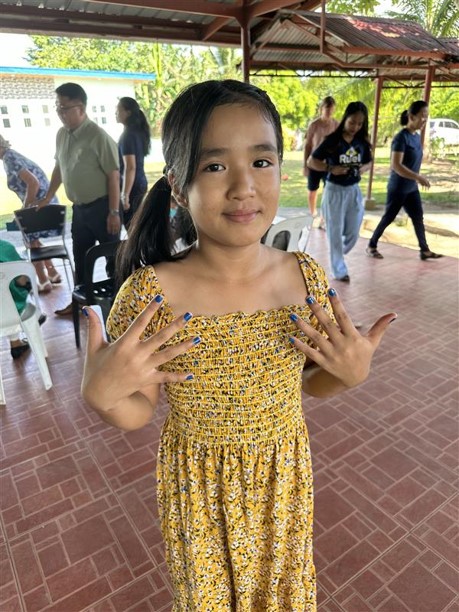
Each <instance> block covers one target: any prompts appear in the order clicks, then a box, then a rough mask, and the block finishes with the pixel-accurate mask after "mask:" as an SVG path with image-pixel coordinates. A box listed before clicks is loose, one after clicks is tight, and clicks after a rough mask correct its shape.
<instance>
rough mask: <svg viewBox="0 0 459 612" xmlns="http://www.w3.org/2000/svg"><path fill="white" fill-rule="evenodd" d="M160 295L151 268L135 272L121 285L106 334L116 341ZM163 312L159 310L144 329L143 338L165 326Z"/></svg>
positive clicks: (165, 321) (147, 267) (165, 319)
mask: <svg viewBox="0 0 459 612" xmlns="http://www.w3.org/2000/svg"><path fill="white" fill-rule="evenodd" d="M159 294H162V290H161V287H160V286H159V283H158V279H157V278H156V274H155V270H154V268H153V266H146V267H145V268H140V269H139V270H136V271H135V272H134V273H133V274H132V275H131V276H130V277H129V278H128V279H127V280H126V281H125V282H124V283H123V285H122V287H121V289H120V290H119V292H118V295H117V296H116V298H115V301H114V303H113V306H112V309H111V311H110V315H109V317H108V319H107V333H108V334H109V336H110V338H111V340H116V339H117V338H119V337H120V336H121V335H123V334H124V332H125V331H126V330H127V329H128V327H129V326H130V325H131V323H133V321H134V320H135V319H136V318H137V317H138V315H139V314H140V313H141V312H142V311H143V310H144V309H145V308H146V306H148V304H149V303H150V302H151V300H152V299H153V298H154V297H155V296H157V295H159ZM167 322H168V321H167V317H166V316H165V311H164V309H163V308H160V309H159V310H158V311H157V312H156V314H155V315H154V316H153V317H152V320H151V322H150V323H149V325H148V326H147V328H146V329H145V333H144V334H143V338H147V337H149V336H151V335H152V334H154V333H155V332H156V331H157V330H158V329H160V328H161V327H164V325H166V324H167Z"/></svg>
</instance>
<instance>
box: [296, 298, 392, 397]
mask: <svg viewBox="0 0 459 612" xmlns="http://www.w3.org/2000/svg"><path fill="white" fill-rule="evenodd" d="M328 295H329V297H330V303H331V306H332V308H333V313H334V315H335V318H336V323H335V322H334V321H333V320H332V319H331V318H330V316H329V315H328V314H327V313H326V311H325V310H324V309H323V308H322V306H320V304H318V303H317V301H316V300H315V299H314V298H313V297H312V296H311V295H310V296H308V297H307V298H306V302H307V304H308V306H309V307H310V309H311V311H312V313H313V314H314V315H315V316H316V318H317V320H318V321H319V324H320V326H321V327H322V329H323V330H324V331H325V332H326V334H327V336H328V337H327V336H323V335H322V334H321V333H320V332H318V331H317V330H316V329H314V327H312V326H311V325H310V324H309V323H306V321H304V320H302V319H300V318H298V317H296V315H292V316H291V319H292V320H294V322H295V323H296V325H297V326H298V328H299V329H300V330H301V331H302V332H303V334H304V335H305V336H306V337H307V338H309V339H310V340H312V343H313V346H310V345H309V344H306V343H305V342H302V341H301V340H299V339H298V338H292V339H291V341H292V343H293V344H294V346H296V348H298V349H299V350H300V351H301V352H302V353H304V354H305V355H306V356H307V357H309V358H310V359H312V360H313V361H314V362H315V363H316V364H317V365H318V366H320V367H321V368H322V369H323V370H325V371H326V372H328V373H329V374H331V375H332V376H334V377H335V378H337V379H338V380H340V381H341V382H342V383H343V384H344V385H345V386H346V387H349V388H350V387H355V386H357V385H359V384H360V383H362V382H363V381H364V380H366V378H367V377H368V373H369V371H370V364H371V360H372V358H373V355H374V353H375V351H376V349H377V348H378V346H379V344H380V342H381V340H382V337H383V336H384V333H385V332H386V330H387V327H388V325H389V323H391V322H392V321H393V320H394V319H396V318H397V315H396V314H395V313H393V312H391V313H388V314H385V315H384V316H382V317H380V318H379V319H378V320H377V321H376V323H374V325H373V326H372V327H371V329H370V330H369V331H368V333H367V334H366V335H365V336H362V335H361V334H360V333H359V332H358V331H357V329H356V328H355V327H354V324H353V323H352V321H351V319H350V317H349V315H348V314H347V312H346V310H345V309H344V306H343V304H342V302H341V300H340V299H339V297H338V296H337V293H336V291H335V290H334V289H329V291H328Z"/></svg>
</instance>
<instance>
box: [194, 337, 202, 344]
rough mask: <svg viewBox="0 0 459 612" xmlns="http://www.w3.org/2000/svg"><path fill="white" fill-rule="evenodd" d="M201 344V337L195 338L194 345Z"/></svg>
mask: <svg viewBox="0 0 459 612" xmlns="http://www.w3.org/2000/svg"><path fill="white" fill-rule="evenodd" d="M200 342H201V338H200V337H199V336H196V338H193V344H199V343H200Z"/></svg>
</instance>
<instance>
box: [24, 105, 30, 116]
mask: <svg viewBox="0 0 459 612" xmlns="http://www.w3.org/2000/svg"><path fill="white" fill-rule="evenodd" d="M22 112H23V113H24V115H28V114H29V107H28V106H25V105H23V106H22Z"/></svg>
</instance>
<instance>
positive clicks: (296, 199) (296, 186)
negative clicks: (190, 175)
mask: <svg viewBox="0 0 459 612" xmlns="http://www.w3.org/2000/svg"><path fill="white" fill-rule="evenodd" d="M389 156H390V152H389V149H388V148H387V147H386V148H378V149H377V150H376V165H375V172H374V177H373V190H372V196H373V198H374V199H375V200H376V204H378V205H381V206H382V205H384V201H385V197H386V187H387V178H388V175H389ZM163 165H164V164H163V162H153V163H149V164H148V165H147V167H146V172H147V177H148V181H149V184H150V185H152V184H153V183H154V182H155V181H156V180H157V179H158V178H159V177H160V176H161V173H162V168H163ZM302 169H303V153H302V151H293V152H292V151H289V152H287V153H286V154H285V160H284V163H283V166H282V176H283V177H284V180H282V187H281V198H280V206H281V207H282V206H285V207H298V208H304V207H307V197H306V180H305V178H304V177H303V170H302ZM422 171H423V173H424V174H425V175H426V176H427V177H428V178H429V180H430V182H431V185H432V186H431V188H430V189H429V190H428V191H427V190H423V191H422V198H423V202H424V204H425V208H426V209H428V210H435V209H452V210H453V209H456V210H457V209H458V208H459V188H458V181H457V177H458V175H459V158H458V157H457V156H456V157H454V156H449V157H448V159H446V160H442V161H440V160H435V161H433V162H430V163H427V162H426V163H424V164H423V169H422ZM367 184H368V174H367V175H364V178H363V179H362V182H361V187H362V192H363V194H364V196H366V192H367ZM58 197H59V200H60V202H61V203H62V204H69V201H68V200H67V198H66V196H65V192H64V190H63V188H62V187H61V188H60V189H59V191H58ZM0 202H1V203H2V205H1V210H0V228H1V229H4V228H5V222H6V221H11V220H12V218H13V211H14V210H15V209H17V208H20V202H19V200H18V198H17V196H16V195H15V194H14V193H13V192H12V191H10V190H9V189H8V188H7V186H6V177H5V175H4V174H2V176H0ZM69 213H70V214H69V218H70V215H71V211H69Z"/></svg>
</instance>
